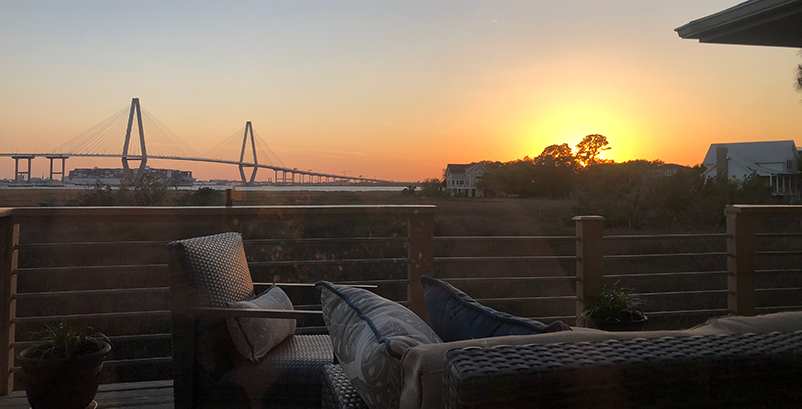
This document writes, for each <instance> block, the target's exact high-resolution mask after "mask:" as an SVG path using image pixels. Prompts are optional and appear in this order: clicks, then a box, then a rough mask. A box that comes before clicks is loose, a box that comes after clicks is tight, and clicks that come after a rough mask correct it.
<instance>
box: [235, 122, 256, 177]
mask: <svg viewBox="0 0 802 409" xmlns="http://www.w3.org/2000/svg"><path fill="white" fill-rule="evenodd" d="M248 138H250V140H251V143H250V145H251V151H252V153H253V164H252V165H251V164H247V163H244V160H245V149H246V148H247V147H248ZM257 165H259V161H258V160H257V159H256V142H255V141H254V140H253V125H251V121H248V122H245V133H244V134H243V135H242V150H241V151H240V154H239V174H240V177H242V184H243V185H250V184H252V183H253V182H254V181H255V180H256V171H257V170H259V166H257ZM249 167H252V168H253V172H252V173H251V180H250V181H248V180H247V179H246V178H245V168H249Z"/></svg>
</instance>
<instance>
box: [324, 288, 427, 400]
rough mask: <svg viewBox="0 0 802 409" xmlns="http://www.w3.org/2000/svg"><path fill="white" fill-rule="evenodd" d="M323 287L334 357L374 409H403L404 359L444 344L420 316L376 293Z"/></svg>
mask: <svg viewBox="0 0 802 409" xmlns="http://www.w3.org/2000/svg"><path fill="white" fill-rule="evenodd" d="M317 287H318V288H319V289H320V291H321V302H322V304H323V319H324V320H325V321H326V327H327V328H328V329H329V334H330V335H331V341H332V344H333V346H334V354H335V355H336V356H337V359H338V361H339V363H340V365H342V367H343V371H344V372H345V374H346V375H347V376H348V379H349V380H350V381H351V383H352V384H353V386H354V388H355V389H356V390H357V391H358V392H359V395H360V396H361V397H362V399H364V400H365V403H367V405H368V406H369V407H370V408H371V409H378V408H397V407H398V403H399V398H400V395H401V386H402V385H401V357H402V356H403V355H404V353H405V352H406V351H407V349H409V348H412V347H415V346H418V345H422V344H430V343H439V342H440V338H439V337H438V336H437V334H435V333H434V331H432V329H431V328H429V326H428V325H426V323H425V322H423V320H422V319H420V318H419V317H418V316H417V315H415V313H413V312H412V311H410V310H409V309H407V308H406V307H404V306H402V305H401V304H398V303H396V302H393V301H390V300H387V299H385V298H382V297H380V296H378V295H376V294H373V293H372V292H370V291H367V290H363V289H360V288H352V287H345V286H338V285H334V284H331V283H327V282H320V283H318V284H317Z"/></svg>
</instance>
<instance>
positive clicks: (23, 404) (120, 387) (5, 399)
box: [0, 381, 173, 409]
mask: <svg viewBox="0 0 802 409" xmlns="http://www.w3.org/2000/svg"><path fill="white" fill-rule="evenodd" d="M95 401H97V403H98V409H112V408H133V407H136V408H138V409H173V381H153V382H133V383H112V384H108V385H100V388H99V389H98V392H97V395H96V396H95ZM29 407H30V405H28V400H27V399H26V398H25V391H14V392H12V393H11V394H10V395H8V396H0V409H7V408H8V409H23V408H25V409H27V408H29Z"/></svg>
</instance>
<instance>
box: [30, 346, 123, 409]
mask: <svg viewBox="0 0 802 409" xmlns="http://www.w3.org/2000/svg"><path fill="white" fill-rule="evenodd" d="M102 344H103V348H102V349H101V350H99V351H97V352H93V353H91V354H85V355H78V356H75V357H72V358H69V359H39V358H33V357H31V356H30V355H31V354H32V353H33V352H34V350H35V346H34V347H29V348H27V349H24V350H23V351H21V352H20V353H19V354H17V362H18V363H19V364H20V366H22V374H21V381H22V384H23V385H25V392H26V393H27V395H28V403H30V404H31V408H32V409H51V408H62V409H85V408H86V407H87V406H89V404H90V403H92V399H94V398H95V394H96V393H97V387H98V385H100V370H101V369H102V368H103V358H104V357H105V356H106V354H108V353H109V351H111V345H109V344H108V343H107V342H102Z"/></svg>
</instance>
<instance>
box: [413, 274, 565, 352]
mask: <svg viewBox="0 0 802 409" xmlns="http://www.w3.org/2000/svg"><path fill="white" fill-rule="evenodd" d="M420 282H421V284H423V298H425V299H426V313H427V314H428V315H429V326H431V327H432V329H433V330H434V332H436V333H437V335H438V336H440V339H442V340H443V342H451V341H462V340H465V339H476V338H489V337H500V336H504V335H530V334H542V333H546V332H557V331H570V330H571V327H569V326H567V325H565V324H564V323H563V322H562V321H554V322H552V323H551V324H549V325H546V324H543V323H542V322H538V321H535V320H530V319H526V318H521V317H516V316H514V315H510V314H507V313H504V312H501V311H496V310H494V309H492V308H490V307H485V306H484V305H482V304H479V303H478V302H476V300H474V299H473V298H471V297H469V296H468V294H465V293H463V292H462V291H460V290H458V289H456V288H454V287H453V286H451V284H449V283H447V282H445V281H441V280H438V279H436V278H431V277H427V276H422V277H421V279H420Z"/></svg>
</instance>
